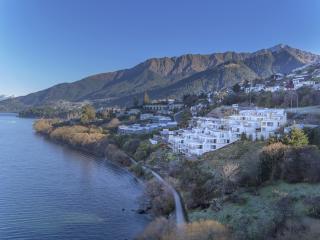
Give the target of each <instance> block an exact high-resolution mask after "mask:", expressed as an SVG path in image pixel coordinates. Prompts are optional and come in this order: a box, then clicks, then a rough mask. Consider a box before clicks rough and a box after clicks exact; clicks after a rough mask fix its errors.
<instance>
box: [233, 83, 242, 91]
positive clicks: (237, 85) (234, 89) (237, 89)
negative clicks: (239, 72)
mask: <svg viewBox="0 0 320 240" xmlns="http://www.w3.org/2000/svg"><path fill="white" fill-rule="evenodd" d="M232 90H233V91H234V92H235V93H238V92H240V90H241V87H240V85H239V83H237V84H235V85H233V87H232Z"/></svg>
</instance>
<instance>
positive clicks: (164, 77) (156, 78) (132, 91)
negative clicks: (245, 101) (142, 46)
mask: <svg viewBox="0 0 320 240" xmlns="http://www.w3.org/2000/svg"><path fill="white" fill-rule="evenodd" d="M314 61H320V56H319V55H316V54H312V53H309V52H305V51H302V50H299V49H295V48H292V47H289V46H287V45H277V46H274V47H272V48H268V49H262V50H259V51H257V52H254V53H236V52H225V53H213V54H208V55H200V54H187V55H182V56H180V57H171V58H169V57H164V58H152V59H149V60H146V61H145V62H143V63H140V64H138V65H136V66H134V67H133V68H130V69H124V70H119V71H116V72H108V73H101V74H97V75H93V76H89V77H86V78H84V79H82V80H80V81H77V82H73V83H63V84H59V85H56V86H53V87H51V88H48V89H45V90H43V91H39V92H36V93H32V94H29V95H27V96H23V97H18V98H15V99H10V100H6V101H2V102H1V103H0V110H1V106H2V109H3V108H4V107H3V106H7V108H8V107H9V108H10V106H12V107H16V108H25V107H28V106H38V105H45V104H50V103H52V102H56V101H58V100H66V101H83V100H92V101H101V100H103V101H106V102H108V103H109V104H110V105H112V104H122V105H125V104H130V103H131V102H132V99H133V97H135V96H142V94H143V92H144V91H148V92H149V95H150V96H151V97H170V96H174V97H179V96H182V95H183V94H186V93H197V92H201V91H203V90H206V91H208V90H218V89H221V88H223V87H227V86H232V85H233V84H235V83H237V82H240V81H243V80H252V79H255V78H265V77H268V76H270V75H271V74H273V73H276V72H280V73H287V72H290V71H291V70H292V69H294V68H297V67H300V66H302V65H305V64H308V63H311V62H314Z"/></svg>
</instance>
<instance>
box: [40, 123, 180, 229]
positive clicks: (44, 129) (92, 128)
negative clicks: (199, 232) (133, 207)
mask: <svg viewBox="0 0 320 240" xmlns="http://www.w3.org/2000/svg"><path fill="white" fill-rule="evenodd" d="M119 124H120V121H119V120H118V119H117V118H112V119H108V120H102V121H101V120H100V121H98V120H97V121H90V123H89V121H88V120H87V119H85V120H84V119H81V120H80V121H72V122H70V121H61V120H59V119H40V120H37V121H36V122H35V123H34V129H35V130H36V132H37V133H40V134H42V135H44V136H46V137H48V138H49V139H50V140H53V141H55V142H57V143H60V144H66V145H68V146H70V147H72V148H74V149H77V150H80V151H84V152H86V153H89V154H93V155H96V156H98V157H106V159H108V160H110V161H113V162H115V163H116V164H118V165H120V166H122V167H126V168H128V169H129V170H130V171H132V172H133V173H134V174H135V175H136V176H137V177H139V178H140V179H143V180H144V182H145V184H146V187H145V193H144V195H143V196H141V199H140V203H141V204H140V205H141V208H140V209H138V213H141V214H143V213H150V214H151V215H152V216H155V217H158V216H164V217H167V218H168V217H169V218H170V219H171V220H170V221H171V222H172V224H173V225H174V224H175V220H174V218H173V211H174V210H175V201H179V204H180V201H181V199H180V198H178V199H175V198H176V197H175V198H174V196H173V194H174V195H177V193H176V192H175V190H174V189H173V188H172V187H171V186H170V185H169V184H163V183H164V180H161V181H159V179H157V178H159V177H160V176H159V175H157V178H154V177H153V175H154V174H156V173H155V172H152V171H154V170H149V169H148V168H145V167H144V166H143V165H142V164H141V162H136V161H135V160H133V158H137V159H138V161H139V160H141V159H142V158H144V156H146V155H147V154H148V153H149V151H154V150H155V149H156V148H159V147H160V146H159V145H156V146H152V147H151V145H150V146H149V145H147V143H148V142H149V141H148V139H149V138H150V136H151V135H139V136H135V141H134V142H130V144H128V143H127V144H123V142H122V139H123V137H122V136H120V135H118V134H116V128H117V126H118V125H119ZM131 148H139V150H138V151H136V152H134V154H131V151H130V149H131ZM160 178H161V177H160ZM176 204H177V203H176ZM182 205H183V204H182Z"/></svg>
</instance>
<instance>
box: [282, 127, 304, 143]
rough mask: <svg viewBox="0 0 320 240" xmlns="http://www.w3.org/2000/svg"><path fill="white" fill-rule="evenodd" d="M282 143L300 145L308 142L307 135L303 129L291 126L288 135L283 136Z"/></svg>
mask: <svg viewBox="0 0 320 240" xmlns="http://www.w3.org/2000/svg"><path fill="white" fill-rule="evenodd" d="M284 143H285V144H288V145H292V146H295V147H301V146H305V145H308V144H309V140H308V136H307V135H306V134H305V133H304V131H303V130H301V129H299V128H293V129H292V130H291V132H290V134H289V135H287V136H286V137H285V138H284Z"/></svg>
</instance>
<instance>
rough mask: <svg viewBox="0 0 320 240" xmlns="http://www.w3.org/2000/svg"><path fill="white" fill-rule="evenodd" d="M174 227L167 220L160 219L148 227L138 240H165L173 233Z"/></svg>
mask: <svg viewBox="0 0 320 240" xmlns="http://www.w3.org/2000/svg"><path fill="white" fill-rule="evenodd" d="M173 226H174V225H173V224H172V223H170V222H169V220H167V219H166V218H164V217H158V218H156V219H155V220H153V221H152V222H151V223H150V224H149V225H148V226H147V227H146V229H145V230H144V231H143V233H142V234H140V235H139V236H138V237H137V240H165V239H167V236H168V235H169V234H170V232H172V229H173Z"/></svg>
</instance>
